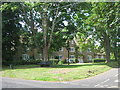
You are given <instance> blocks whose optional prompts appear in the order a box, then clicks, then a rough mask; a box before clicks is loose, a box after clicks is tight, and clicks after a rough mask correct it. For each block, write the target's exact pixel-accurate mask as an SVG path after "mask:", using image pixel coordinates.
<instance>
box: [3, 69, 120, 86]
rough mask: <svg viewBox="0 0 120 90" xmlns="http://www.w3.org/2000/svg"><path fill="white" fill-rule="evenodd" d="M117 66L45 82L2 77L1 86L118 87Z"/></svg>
mask: <svg viewBox="0 0 120 90" xmlns="http://www.w3.org/2000/svg"><path fill="white" fill-rule="evenodd" d="M118 75H119V73H118V68H114V69H111V70H109V71H107V72H105V73H102V74H99V75H97V76H94V77H90V78H87V79H83V80H75V81H65V82H47V81H35V80H22V79H13V78H6V77H2V88H119V87H118V82H119V80H118Z"/></svg>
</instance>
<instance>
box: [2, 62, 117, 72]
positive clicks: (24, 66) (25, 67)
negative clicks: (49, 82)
mask: <svg viewBox="0 0 120 90" xmlns="http://www.w3.org/2000/svg"><path fill="white" fill-rule="evenodd" d="M95 65H107V66H109V67H112V68H118V62H115V61H114V62H113V61H111V62H110V63H108V64H106V63H93V64H79V65H51V66H50V67H40V65H18V66H13V69H31V68H79V67H83V66H95ZM9 69H10V68H9V67H3V70H9Z"/></svg>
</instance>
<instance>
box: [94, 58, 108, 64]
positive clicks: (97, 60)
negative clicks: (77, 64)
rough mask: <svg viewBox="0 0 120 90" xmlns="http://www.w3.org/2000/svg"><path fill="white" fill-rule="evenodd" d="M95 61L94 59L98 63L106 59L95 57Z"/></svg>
mask: <svg viewBox="0 0 120 90" xmlns="http://www.w3.org/2000/svg"><path fill="white" fill-rule="evenodd" d="M93 61H94V62H95V63H97V62H105V61H106V59H99V58H94V59H93Z"/></svg>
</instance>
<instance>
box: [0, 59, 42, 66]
mask: <svg viewBox="0 0 120 90" xmlns="http://www.w3.org/2000/svg"><path fill="white" fill-rule="evenodd" d="M40 62H41V60H14V61H6V60H3V62H2V64H3V65H6V66H9V65H10V64H13V65H29V64H38V63H40Z"/></svg>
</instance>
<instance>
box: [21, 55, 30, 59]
mask: <svg viewBox="0 0 120 90" xmlns="http://www.w3.org/2000/svg"><path fill="white" fill-rule="evenodd" d="M22 59H23V60H28V59H30V56H29V55H28V54H22Z"/></svg>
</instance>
